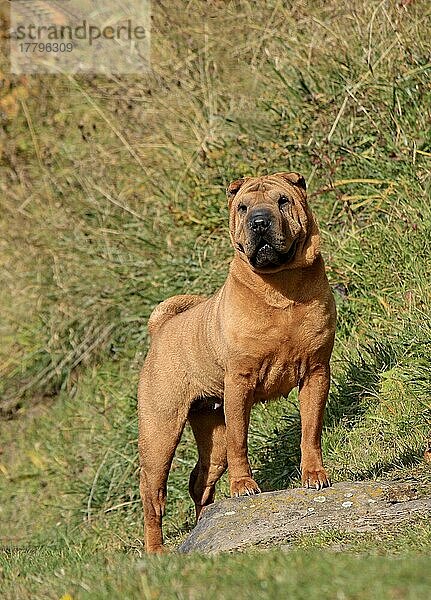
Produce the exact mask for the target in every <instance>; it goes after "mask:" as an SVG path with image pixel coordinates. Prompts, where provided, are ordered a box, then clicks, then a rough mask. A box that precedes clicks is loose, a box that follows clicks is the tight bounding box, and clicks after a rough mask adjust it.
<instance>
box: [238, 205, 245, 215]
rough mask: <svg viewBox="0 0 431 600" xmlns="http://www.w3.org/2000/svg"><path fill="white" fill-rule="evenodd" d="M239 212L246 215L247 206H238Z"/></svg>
mask: <svg viewBox="0 0 431 600" xmlns="http://www.w3.org/2000/svg"><path fill="white" fill-rule="evenodd" d="M238 212H239V213H242V214H244V213H246V212H247V207H246V205H245V204H238Z"/></svg>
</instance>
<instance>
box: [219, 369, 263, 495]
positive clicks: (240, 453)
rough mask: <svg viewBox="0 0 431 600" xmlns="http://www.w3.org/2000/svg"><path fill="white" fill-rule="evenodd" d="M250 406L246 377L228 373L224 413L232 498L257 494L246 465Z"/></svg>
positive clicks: (257, 491) (250, 399)
mask: <svg viewBox="0 0 431 600" xmlns="http://www.w3.org/2000/svg"><path fill="white" fill-rule="evenodd" d="M252 406H253V389H252V387H251V385H250V381H249V380H248V378H246V377H241V376H238V375H234V374H232V375H230V374H227V375H226V377H225V394H224V411H225V418H226V445H227V463H228V471H229V483H230V493H231V496H245V495H247V496H251V495H253V494H258V493H259V492H260V489H259V486H258V485H257V483H256V482H255V481H254V480H253V478H252V476H251V468H250V463H249V462H248V448H247V435H248V426H249V423H250V412H251V407H252Z"/></svg>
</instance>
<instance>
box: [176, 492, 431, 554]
mask: <svg viewBox="0 0 431 600" xmlns="http://www.w3.org/2000/svg"><path fill="white" fill-rule="evenodd" d="M420 515H425V516H428V517H430V516H431V494H429V493H428V494H426V493H425V492H424V491H423V490H421V493H420V494H419V493H418V491H417V489H416V488H415V486H414V485H412V484H409V483H401V482H399V481H392V482H391V481H379V482H377V481H360V482H355V483H353V482H344V483H336V484H335V485H334V486H333V487H331V488H326V489H323V490H320V491H317V490H312V489H304V488H298V489H289V490H283V491H278V492H265V493H263V494H258V495H256V496H243V497H240V498H228V499H226V500H222V501H220V502H216V503H215V504H212V505H211V506H209V507H208V508H207V509H206V510H205V511H204V513H203V515H202V518H201V519H200V520H199V522H198V523H197V525H196V527H195V528H194V529H193V531H192V532H191V533H190V535H189V536H188V538H187V539H186V540H185V541H184V542H183V543H182V544H181V546H179V548H178V552H201V553H205V554H207V553H216V552H223V551H224V552H226V551H230V550H243V549H245V548H247V547H249V546H263V547H267V546H271V545H279V544H286V543H288V542H289V540H291V539H292V538H294V537H295V535H297V534H301V533H312V532H313V531H314V532H315V531H318V530H331V529H332V530H338V531H374V530H379V529H382V528H384V527H386V526H389V525H396V524H397V523H400V522H403V521H408V520H411V519H414V518H415V517H418V516H420Z"/></svg>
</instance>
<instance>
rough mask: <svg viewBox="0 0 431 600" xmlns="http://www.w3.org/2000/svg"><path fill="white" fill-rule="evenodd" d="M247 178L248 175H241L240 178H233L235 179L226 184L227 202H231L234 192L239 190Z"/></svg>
mask: <svg viewBox="0 0 431 600" xmlns="http://www.w3.org/2000/svg"><path fill="white" fill-rule="evenodd" d="M247 179H248V177H241V179H235V181H232V183H230V184H229V185H228V187H227V188H226V196H227V198H228V200H229V202H231V201H232V200H233V199H234V198H235V196H236V194H237V193H238V192H239V189H240V188H241V186H242V185H243V184H244V183H245V182H246V180H247Z"/></svg>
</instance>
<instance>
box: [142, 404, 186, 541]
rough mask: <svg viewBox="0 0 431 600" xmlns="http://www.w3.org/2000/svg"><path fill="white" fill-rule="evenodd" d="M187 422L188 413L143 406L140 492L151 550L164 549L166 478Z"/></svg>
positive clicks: (146, 533) (146, 539) (145, 527)
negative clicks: (151, 408)
mask: <svg viewBox="0 0 431 600" xmlns="http://www.w3.org/2000/svg"><path fill="white" fill-rule="evenodd" d="M167 405H168V406H169V403H167ZM159 406H160V405H159ZM185 423H186V415H185V416H184V418H183V419H182V418H180V416H179V415H178V414H172V411H169V412H168V411H166V412H164V411H162V410H160V408H159V409H158V410H149V409H148V407H145V406H144V407H140V410H139V455H140V465H141V468H140V492H141V499H142V504H143V508H144V529H145V549H146V551H147V552H162V551H163V534H162V517H163V514H164V512H165V504H166V482H167V479H168V475H169V469H170V467H171V463H172V459H173V457H174V453H175V449H176V447H177V445H178V442H179V441H180V438H181V434H182V432H183V429H184V425H185Z"/></svg>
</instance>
